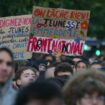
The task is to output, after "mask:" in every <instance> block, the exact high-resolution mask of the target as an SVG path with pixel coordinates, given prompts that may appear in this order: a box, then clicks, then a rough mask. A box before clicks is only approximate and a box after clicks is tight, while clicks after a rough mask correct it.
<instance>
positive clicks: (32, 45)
mask: <svg viewBox="0 0 105 105" xmlns="http://www.w3.org/2000/svg"><path fill="white" fill-rule="evenodd" d="M83 45H84V41H80V42H77V41H74V40H67V39H54V38H48V37H30V38H29V41H28V48H27V50H28V51H29V52H36V53H49V52H52V53H54V52H56V49H59V50H60V51H62V52H63V53H64V55H69V56H75V55H78V56H79V55H82V54H83Z"/></svg>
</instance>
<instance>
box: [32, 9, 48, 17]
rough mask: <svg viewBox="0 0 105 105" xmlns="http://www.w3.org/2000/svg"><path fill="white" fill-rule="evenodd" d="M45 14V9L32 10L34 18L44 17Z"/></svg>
mask: <svg viewBox="0 0 105 105" xmlns="http://www.w3.org/2000/svg"><path fill="white" fill-rule="evenodd" d="M45 12H46V10H45V9H40V8H37V9H35V10H34V15H35V16H40V17H44V15H45Z"/></svg>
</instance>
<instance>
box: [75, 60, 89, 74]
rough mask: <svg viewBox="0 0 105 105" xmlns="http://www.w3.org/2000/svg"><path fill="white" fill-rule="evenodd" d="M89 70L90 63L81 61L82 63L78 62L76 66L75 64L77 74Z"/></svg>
mask: <svg viewBox="0 0 105 105" xmlns="http://www.w3.org/2000/svg"><path fill="white" fill-rule="evenodd" d="M87 68H88V63H87V62H85V61H83V60H81V61H78V62H77V63H76V64H75V72H78V71H83V70H85V69H87Z"/></svg>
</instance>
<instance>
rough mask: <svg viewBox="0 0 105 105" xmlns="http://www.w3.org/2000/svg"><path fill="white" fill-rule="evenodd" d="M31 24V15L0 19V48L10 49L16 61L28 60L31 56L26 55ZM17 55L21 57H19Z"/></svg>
mask: <svg viewBox="0 0 105 105" xmlns="http://www.w3.org/2000/svg"><path fill="white" fill-rule="evenodd" d="M31 23H32V15H22V16H11V17H2V18H0V47H7V48H10V49H11V50H12V51H13V53H14V55H15V56H14V57H15V58H16V59H17V60H18V59H21V58H23V59H29V58H30V57H31V55H32V54H31V53H30V54H29V53H27V42H28V38H29V34H30V26H31ZM19 54H20V55H22V56H23V57H19ZM27 54H28V55H27ZM17 55H18V57H16V56H17Z"/></svg>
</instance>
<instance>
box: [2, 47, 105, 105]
mask: <svg viewBox="0 0 105 105" xmlns="http://www.w3.org/2000/svg"><path fill="white" fill-rule="evenodd" d="M104 60H105V57H104V55H101V56H100V57H98V58H96V59H94V60H93V61H90V59H89V58H85V57H83V56H82V57H80V56H74V57H67V56H64V55H63V54H62V53H61V52H60V51H59V50H58V49H57V50H56V52H55V53H54V54H47V55H45V54H36V53H33V54H32V58H31V59H29V60H27V61H25V64H23V65H19V64H18V63H17V62H16V61H14V58H13V54H12V52H11V51H10V50H9V49H7V48H0V105H105V71H104Z"/></svg>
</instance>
